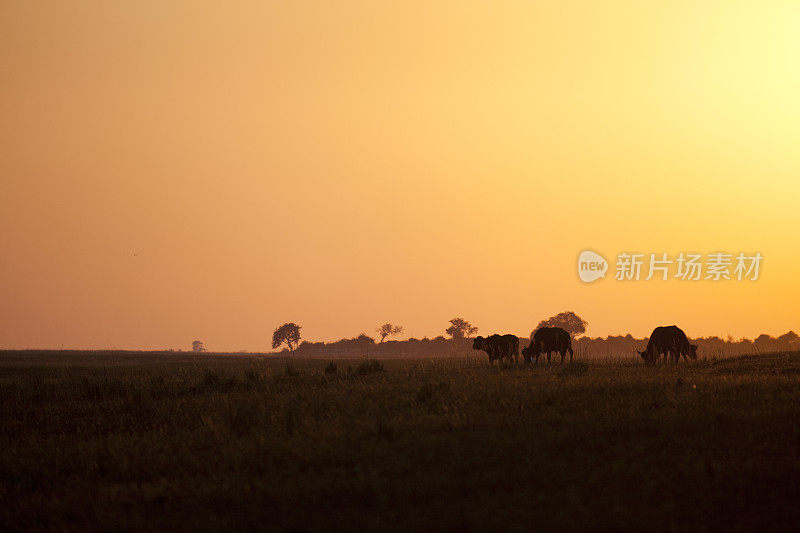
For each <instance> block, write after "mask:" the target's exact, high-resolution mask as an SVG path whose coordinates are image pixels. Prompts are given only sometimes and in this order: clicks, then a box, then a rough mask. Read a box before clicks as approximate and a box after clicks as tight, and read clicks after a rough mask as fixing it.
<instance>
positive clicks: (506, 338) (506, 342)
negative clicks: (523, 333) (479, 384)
mask: <svg viewBox="0 0 800 533" xmlns="http://www.w3.org/2000/svg"><path fill="white" fill-rule="evenodd" d="M472 349H473V350H483V351H484V352H486V353H487V354H488V355H489V362H490V363H494V360H495V359H508V360H509V361H515V362H516V361H519V337H517V336H516V335H497V334H494V335H489V336H488V337H486V338H484V337H480V336H479V337H475V340H474V341H472Z"/></svg>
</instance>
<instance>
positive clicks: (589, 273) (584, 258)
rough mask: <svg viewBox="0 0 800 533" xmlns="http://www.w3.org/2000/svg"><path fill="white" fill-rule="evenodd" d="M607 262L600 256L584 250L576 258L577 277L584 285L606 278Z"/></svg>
mask: <svg viewBox="0 0 800 533" xmlns="http://www.w3.org/2000/svg"><path fill="white" fill-rule="evenodd" d="M606 272H608V261H606V258H605V257H603V256H602V255H600V254H598V253H597V252H593V251H591V250H584V251H582V252H581V255H580V256H578V276H579V277H580V278H581V281H582V282H584V283H591V282H593V281H597V280H598V279H600V278H604V277H606Z"/></svg>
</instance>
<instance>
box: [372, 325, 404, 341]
mask: <svg viewBox="0 0 800 533" xmlns="http://www.w3.org/2000/svg"><path fill="white" fill-rule="evenodd" d="M402 332H403V326H393V325H392V324H390V323H388V322H387V323H386V324H383V325H382V326H378V327H377V328H375V333H377V334H378V335H380V336H381V342H383V340H384V339H385V338H386V337H388V336H390V335H399V334H401V333H402Z"/></svg>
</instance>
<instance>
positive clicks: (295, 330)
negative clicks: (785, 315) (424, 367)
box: [272, 311, 800, 358]
mask: <svg viewBox="0 0 800 533" xmlns="http://www.w3.org/2000/svg"><path fill="white" fill-rule="evenodd" d="M541 327H560V328H563V329H564V330H566V331H567V333H569V334H570V335H571V336H572V337H573V347H574V348H575V352H576V356H578V357H589V358H625V357H638V355H637V353H636V351H637V350H644V349H645V347H646V346H647V341H648V338H647V337H644V338H635V337H633V336H632V335H630V334H628V335H616V336H615V335H610V336H607V337H588V336H581V335H583V334H584V333H585V332H586V328H587V327H588V323H587V322H586V321H585V320H583V319H582V318H580V317H579V316H578V315H577V314H575V313H574V312H572V311H564V312H563V313H559V314H557V315H555V316H552V317H550V318H548V319H547V320H542V321H541V322H539V323H538V324H537V326H536V327H535V328H533V331H531V336H532V335H533V332H534V331H536V330H537V329H539V328H541ZM402 331H403V327H402V326H398V325H395V324H392V323H389V322H387V323H385V324H383V325H381V326H378V327H377V328H376V329H375V332H376V333H377V334H378V336H379V340H376V339H375V338H373V337H370V336H368V335H366V334H365V333H361V334H360V335H358V336H356V337H353V338H345V339H341V340H338V341H336V342H310V341H301V340H300V326H298V325H297V324H294V323H291V322H290V323H287V324H283V325H282V326H280V327H278V328H277V329H276V330H275V332H274V333H273V336H272V347H273V349H275V348H279V347H280V346H282V345H285V346H286V347H285V348H284V349H283V351H284V352H286V351H288V352H289V353H290V354H294V355H297V356H324V357H361V356H365V357H367V356H368V357H375V356H383V357H428V356H429V357H440V356H457V355H467V354H470V353H472V338H473V337H474V336H475V335H476V334H477V333H478V328H477V327H475V326H473V325H472V324H470V323H469V322H468V321H466V320H464V319H463V318H461V317H456V318H453V319H451V320H450V323H449V326H448V327H447V328H446V329H445V333H446V334H447V337H445V336H438V337H435V338H433V339H429V338H428V337H424V338H422V339H417V338H413V337H412V338H410V339H408V340H404V341H394V340H386V339H387V338H388V337H390V336H394V335H398V334H400V333H402ZM497 333H505V332H497ZM529 338H530V337H520V347H524V346H527V345H528V343H529V342H530V341H529ZM691 341H692V342H693V343H696V344H697V345H698V350H697V351H698V353H699V354H700V357H726V356H732V355H744V354H759V353H767V352H780V351H797V350H800V336H798V335H797V334H796V333H795V332H794V331H789V332H788V333H784V334H783V335H780V336H779V337H771V336H769V335H767V334H762V335H759V336H758V337H756V338H755V339H752V340H750V339H739V340H735V339H733V338H732V337H730V336H729V337H728V338H726V339H722V338H720V337H699V338H693V339H691Z"/></svg>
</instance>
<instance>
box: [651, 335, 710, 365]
mask: <svg viewBox="0 0 800 533" xmlns="http://www.w3.org/2000/svg"><path fill="white" fill-rule="evenodd" d="M661 354H664V359H665V360H669V358H670V357H672V358H673V359H674V360H675V364H676V365H677V364H678V361H679V360H680V358H681V356H683V358H684V359H685V360H687V361H688V360H689V359H697V345H696V344H690V343H689V339H687V338H686V333H684V332H683V330H682V329H681V328H679V327H678V326H658V327H657V328H656V329H654V330H653V333H652V334H651V335H650V341H649V342H648V343H647V348H645V350H644V351H643V352H639V355H641V356H642V359H644V362H645V363H647V364H653V363H655V362H656V361H658V358H659V357H660V356H661Z"/></svg>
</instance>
